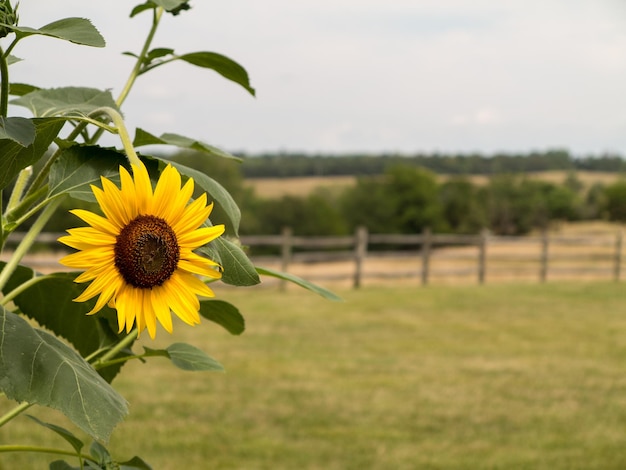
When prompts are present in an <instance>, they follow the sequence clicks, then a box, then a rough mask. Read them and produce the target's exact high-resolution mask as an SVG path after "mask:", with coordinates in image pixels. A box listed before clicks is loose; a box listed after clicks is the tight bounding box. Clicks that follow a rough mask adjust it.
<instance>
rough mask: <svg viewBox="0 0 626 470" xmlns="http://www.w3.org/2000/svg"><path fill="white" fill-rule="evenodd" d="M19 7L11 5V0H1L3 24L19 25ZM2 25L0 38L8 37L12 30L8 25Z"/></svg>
mask: <svg viewBox="0 0 626 470" xmlns="http://www.w3.org/2000/svg"><path fill="white" fill-rule="evenodd" d="M17 7H18V5H15V8H13V7H12V6H11V2H10V0H0V23H2V25H8V26H16V25H17V20H18V17H17ZM2 25H0V38H3V37H6V36H7V35H8V34H9V33H11V32H12V30H11V29H10V28H9V27H8V26H2Z"/></svg>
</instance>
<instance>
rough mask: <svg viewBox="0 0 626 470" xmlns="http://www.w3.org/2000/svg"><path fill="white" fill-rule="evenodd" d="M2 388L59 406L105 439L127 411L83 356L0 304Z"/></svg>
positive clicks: (15, 396)
mask: <svg viewBox="0 0 626 470" xmlns="http://www.w3.org/2000/svg"><path fill="white" fill-rule="evenodd" d="M0 389H1V390H2V391H3V392H4V393H5V394H6V396H7V397H8V398H10V399H12V400H17V401H19V402H28V403H36V404H39V405H43V406H48V407H50V408H54V409H58V410H60V411H61V412H62V413H64V414H65V415H66V416H67V417H68V418H69V419H70V420H72V422H73V423H74V424H76V425H77V426H78V427H80V428H81V429H82V430H83V431H85V432H86V433H88V434H89V435H91V436H92V437H94V438H95V439H100V440H104V441H106V440H108V438H109V436H110V435H111V432H112V431H113V428H114V427H115V426H116V425H117V424H118V423H119V422H120V421H121V420H122V419H123V418H124V416H125V415H126V414H128V407H127V404H126V401H125V400H124V398H122V397H121V396H120V395H119V394H118V393H117V392H116V391H115V390H114V389H113V388H111V386H110V385H109V384H108V383H107V382H106V381H105V380H104V379H103V378H102V377H101V376H100V375H98V373H97V372H96V371H95V370H94V369H93V368H92V367H91V366H90V365H89V364H88V363H87V362H85V360H84V359H83V358H82V357H80V356H79V355H78V354H76V353H75V352H74V351H73V350H72V349H71V348H70V347H69V346H67V345H66V344H64V343H62V342H61V341H60V340H59V339H57V338H56V337H54V336H53V335H51V334H50V333H47V332H45V331H43V330H39V329H35V328H33V327H32V326H31V325H29V324H28V322H27V321H26V320H24V319H23V318H21V317H20V316H18V315H15V314H14V313H11V312H9V311H8V310H6V309H5V308H4V307H0Z"/></svg>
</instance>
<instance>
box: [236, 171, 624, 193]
mask: <svg viewBox="0 0 626 470" xmlns="http://www.w3.org/2000/svg"><path fill="white" fill-rule="evenodd" d="M567 175H568V173H567V172H566V171H544V172H540V173H529V174H528V177H529V178H536V179H539V180H542V181H548V182H551V183H556V184H559V183H562V182H563V181H564V180H565V178H566V177H567ZM576 176H577V177H578V179H579V180H580V181H581V183H583V185H584V186H585V187H589V186H591V185H593V184H594V183H603V184H609V183H612V182H614V181H616V180H617V179H619V178H620V177H622V175H621V174H619V173H602V172H593V171H579V172H576ZM437 178H438V179H439V181H445V180H446V179H449V178H450V176H448V175H438V176H437ZM468 178H469V179H470V180H471V181H472V182H474V183H475V184H478V185H482V184H486V183H487V181H488V180H489V177H488V176H484V175H471V176H469V177H468ZM356 180H357V178H356V177H355V176H311V177H299V178H255V179H248V180H247V181H246V185H247V186H248V187H250V188H253V189H254V191H255V194H256V195H257V196H259V197H264V198H277V197H281V196H284V195H289V196H305V195H307V194H310V193H311V192H313V191H315V190H317V189H320V188H322V189H324V190H327V189H329V188H330V189H331V190H336V191H339V190H341V189H343V188H346V187H349V186H352V185H354V184H355V182H356Z"/></svg>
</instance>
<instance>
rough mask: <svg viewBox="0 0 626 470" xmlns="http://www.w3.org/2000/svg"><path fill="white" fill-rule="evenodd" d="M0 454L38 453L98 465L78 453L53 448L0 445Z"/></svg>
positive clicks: (92, 459)
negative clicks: (76, 458) (81, 460)
mask: <svg viewBox="0 0 626 470" xmlns="http://www.w3.org/2000/svg"><path fill="white" fill-rule="evenodd" d="M0 452H40V453H44V454H57V455H70V456H73V457H78V458H79V459H85V460H89V461H91V462H94V463H98V461H97V460H95V459H94V458H93V457H90V456H89V455H85V454H82V453H80V452H71V451H69V450H63V449H55V448H54V447H37V446H27V445H21V446H20V445H0Z"/></svg>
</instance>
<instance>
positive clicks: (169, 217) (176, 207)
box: [163, 178, 193, 228]
mask: <svg viewBox="0 0 626 470" xmlns="http://www.w3.org/2000/svg"><path fill="white" fill-rule="evenodd" d="M174 194H175V196H174V198H173V199H171V200H170V206H169V208H168V210H167V211H164V212H163V218H164V219H165V220H166V221H167V223H168V224H169V225H170V227H172V228H173V227H174V225H175V224H176V222H178V220H179V219H180V218H181V216H182V215H183V214H184V213H185V210H186V207H187V203H188V202H189V199H191V195H192V194H193V179H192V178H189V179H188V180H187V182H186V183H185V185H184V186H183V187H182V188H181V190H180V191H178V192H175V193H174ZM170 197H171V196H170Z"/></svg>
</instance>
